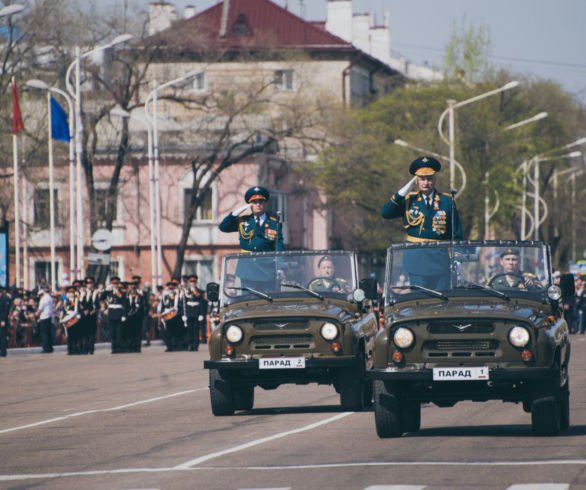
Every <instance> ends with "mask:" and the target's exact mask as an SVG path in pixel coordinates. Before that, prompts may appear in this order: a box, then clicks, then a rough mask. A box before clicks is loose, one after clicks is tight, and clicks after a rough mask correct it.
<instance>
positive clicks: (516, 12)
mask: <svg viewBox="0 0 586 490" xmlns="http://www.w3.org/2000/svg"><path fill="white" fill-rule="evenodd" d="M167 1H169V3H172V4H174V5H175V6H176V8H177V10H178V13H179V15H183V9H184V8H185V6H186V5H193V6H195V7H196V10H197V11H198V12H201V11H202V10H204V9H206V8H208V7H210V6H212V5H214V4H216V3H218V0H167ZM273 1H275V3H277V4H279V5H281V6H285V5H287V7H288V8H289V10H290V11H291V12H293V13H294V14H296V15H300V16H301V15H303V17H304V18H305V19H307V20H325V19H326V0H273ZM144 3H145V6H146V5H147V4H148V3H149V2H148V1H147V0H144ZM301 6H303V12H302V9H301ZM353 10H354V13H365V12H370V13H373V14H375V15H376V19H377V22H378V23H382V19H383V13H384V12H385V11H387V12H389V15H390V27H389V29H390V31H391V48H392V53H393V56H394V57H399V56H404V57H405V58H407V59H408V60H410V61H411V62H413V63H417V64H424V63H426V62H427V63H428V64H429V65H431V66H433V67H441V66H442V60H443V48H444V46H445V45H446V42H447V41H448V39H449V37H450V34H451V33H452V31H453V26H454V22H456V23H457V24H458V25H461V23H462V18H463V16H464V15H465V16H466V20H467V22H468V24H471V25H474V26H479V25H481V24H484V25H486V26H488V27H489V28H490V33H491V36H492V45H493V57H492V61H493V63H495V64H496V65H497V66H503V67H506V68H509V69H511V70H512V71H514V72H520V73H525V74H533V75H535V76H537V77H540V78H547V79H553V80H556V81H558V82H560V83H561V84H562V86H563V87H564V89H566V90H567V91H568V92H570V93H571V94H573V95H575V96H576V97H578V98H579V99H580V100H581V101H583V102H585V103H586V0H353Z"/></svg>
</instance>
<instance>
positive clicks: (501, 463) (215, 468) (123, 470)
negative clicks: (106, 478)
mask: <svg viewBox="0 0 586 490" xmlns="http://www.w3.org/2000/svg"><path fill="white" fill-rule="evenodd" d="M544 464H546V465H551V466H555V465H580V466H585V465H586V460H585V459H576V460H559V461H555V460H550V461H486V462H482V461H477V462H473V461H472V462H467V461H463V462H459V461H403V462H398V461H381V462H372V461H370V462H364V463H326V464H308V465H291V466H208V467H206V466H198V467H195V468H193V467H192V468H187V467H185V468H184V467H181V468H179V467H177V466H175V467H161V468H119V469H117V470H88V471H70V472H63V473H44V474H43V473H33V474H20V475H0V481H17V480H38V479H44V478H64V477H69V476H101V475H121V474H129V473H169V472H173V471H226V470H230V471H234V470H247V471H259V470H261V471H274V470H292V469H293V470H295V469H322V468H348V467H349V468H351V467H359V466H362V467H364V466H446V465H448V466H541V465H544ZM535 485H538V484H534V486H533V487H529V488H535ZM543 485H550V487H547V486H546V487H537V488H539V489H540V490H545V489H547V490H552V489H554V488H555V489H556V490H560V488H559V487H555V486H554V487H551V485H562V484H552V483H548V484H543Z"/></svg>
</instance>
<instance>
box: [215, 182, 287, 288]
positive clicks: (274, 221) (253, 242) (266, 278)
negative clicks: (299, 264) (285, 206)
mask: <svg viewBox="0 0 586 490" xmlns="http://www.w3.org/2000/svg"><path fill="white" fill-rule="evenodd" d="M269 197H270V194H269V191H268V190H267V189H265V188H264V187H261V186H255V187H251V188H250V189H248V191H246V194H245V195H244V200H245V201H246V202H247V203H250V202H251V201H254V200H256V199H261V200H264V201H268V200H269ZM260 218H264V220H263V221H261V220H259V219H257V218H256V217H255V216H254V215H252V214H248V215H244V216H241V215H235V214H234V213H230V214H229V215H228V216H226V217H225V218H224V219H223V220H222V222H221V223H220V226H219V228H220V230H221V231H223V232H225V233H231V232H238V234H239V237H240V251H241V252H271V251H281V250H283V231H282V225H281V222H280V220H279V219H278V218H277V217H275V216H273V215H272V214H269V213H265V214H264V215H263V216H262V217H260ZM275 274H276V271H275V270H274V262H273V260H272V259H266V258H256V259H254V260H242V261H239V262H238V264H237V265H236V275H237V276H238V277H239V278H240V280H241V283H242V286H243V287H251V288H253V289H258V290H261V291H262V290H265V291H270V290H271V289H272V288H273V285H274V278H275Z"/></svg>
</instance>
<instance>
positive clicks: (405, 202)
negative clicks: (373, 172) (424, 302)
mask: <svg viewBox="0 0 586 490" xmlns="http://www.w3.org/2000/svg"><path fill="white" fill-rule="evenodd" d="M440 170H441V164H440V163H439V162H438V161H437V160H436V159H435V158H433V157H429V156H423V157H419V158H417V159H416V160H414V161H413V162H411V165H409V173H410V174H411V175H414V176H415V177H413V178H412V179H411V180H410V181H409V182H408V183H407V184H406V185H405V186H404V187H403V188H401V189H400V190H399V191H397V192H396V193H395V195H394V196H392V197H391V198H390V199H389V201H388V202H387V203H386V204H385V205H384V206H383V208H382V211H381V214H382V216H383V218H386V219H394V218H402V219H403V226H404V227H405V231H406V232H407V237H406V239H407V241H408V242H435V241H441V240H452V239H454V240H461V238H462V232H461V227H460V218H459V217H458V211H457V210H456V207H455V203H454V202H453V198H452V196H451V195H449V194H444V193H441V192H438V191H437V190H436V189H435V183H436V174H437V172H439V171H440ZM414 184H415V186H416V190H415V191H412V192H409V190H410V189H411V187H412V186H413V185H414ZM452 225H453V230H452ZM403 268H404V270H405V272H406V273H408V274H409V280H410V282H411V284H414V285H420V286H425V287H429V288H432V289H445V288H447V287H448V285H449V277H450V275H449V272H450V270H449V256H448V254H447V250H439V249H438V250H431V249H430V250H406V251H405V252H404V254H403Z"/></svg>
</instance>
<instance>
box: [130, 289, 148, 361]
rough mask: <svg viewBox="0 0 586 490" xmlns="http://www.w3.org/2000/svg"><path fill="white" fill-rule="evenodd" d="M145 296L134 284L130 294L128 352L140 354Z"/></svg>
mask: <svg viewBox="0 0 586 490" xmlns="http://www.w3.org/2000/svg"><path fill="white" fill-rule="evenodd" d="M144 302H145V296H144V294H143V292H142V291H141V290H140V289H139V288H138V283H137V282H133V283H132V285H131V288H130V291H129V292H128V308H129V312H128V318H127V320H126V321H127V328H126V332H127V338H126V349H127V352H140V348H141V337H142V319H143V315H144Z"/></svg>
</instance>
